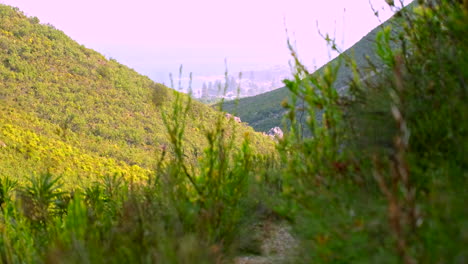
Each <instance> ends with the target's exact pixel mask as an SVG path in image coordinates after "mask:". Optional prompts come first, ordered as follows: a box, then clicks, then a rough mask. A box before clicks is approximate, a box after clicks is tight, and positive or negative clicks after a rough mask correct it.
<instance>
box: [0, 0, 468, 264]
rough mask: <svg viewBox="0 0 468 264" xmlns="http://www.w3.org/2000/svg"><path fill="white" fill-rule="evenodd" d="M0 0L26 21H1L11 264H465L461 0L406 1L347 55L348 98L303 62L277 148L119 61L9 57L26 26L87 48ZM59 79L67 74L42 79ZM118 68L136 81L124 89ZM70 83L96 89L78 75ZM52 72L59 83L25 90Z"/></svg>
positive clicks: (330, 78)
mask: <svg viewBox="0 0 468 264" xmlns="http://www.w3.org/2000/svg"><path fill="white" fill-rule="evenodd" d="M387 2H388V4H389V5H390V6H391V7H392V8H395V9H398V8H397V7H395V6H394V3H393V1H387ZM1 8H2V9H1V10H3V11H2V12H3V14H7V15H5V16H4V17H5V18H2V22H3V19H5V21H10V20H11V21H15V22H14V23H13V22H11V23H2V24H1V25H2V27H3V25H9V30H7V29H8V28H7V29H5V30H4V31H6V32H8V33H4V34H6V35H5V36H3V35H2V38H1V39H2V40H3V41H4V42H5V43H7V44H8V43H9V46H8V47H9V48H8V49H7V50H6V52H5V54H3V55H2V56H3V57H2V58H3V66H2V67H3V68H2V73H1V77H2V78H3V79H4V82H3V83H5V84H10V85H5V86H4V87H3V86H2V90H1V91H2V106H1V109H2V110H1V111H2V115H1V116H0V120H1V122H2V123H1V127H0V128H1V130H0V132H1V134H0V136H1V137H0V140H2V142H1V143H0V155H2V156H1V158H2V159H1V160H0V168H2V170H1V171H0V260H1V262H2V263H236V264H240V263H246V262H247V263H254V264H256V263H389V264H390V263H405V264H413V263H467V261H468V250H467V248H466V245H467V244H468V229H467V228H466V227H467V223H468V210H467V207H466V202H465V201H466V200H467V199H468V192H466V188H467V186H468V155H467V153H466V152H467V149H468V104H467V103H466V102H467V99H468V98H467V95H468V86H467V83H468V81H467V80H468V59H467V58H468V37H467V36H468V26H467V25H468V5H467V4H466V1H463V2H462V1H458V0H456V1H455V0H453V1H447V0H443V1H442V0H440V1H438V0H432V1H427V2H425V1H419V2H418V3H417V4H414V5H413V6H412V7H411V8H404V9H402V10H401V11H400V12H398V13H397V14H396V16H397V17H396V18H397V19H398V20H400V21H399V23H398V27H399V28H400V29H399V30H396V31H395V30H394V29H392V27H391V25H388V24H386V25H384V27H383V28H382V29H381V30H380V31H379V32H376V34H375V46H374V47H375V48H374V49H372V50H370V52H371V53H372V52H373V53H374V54H373V55H370V56H374V59H373V60H375V63H371V64H369V65H368V66H369V67H366V68H360V67H359V63H358V62H355V61H353V60H351V59H349V60H348V59H347V58H344V60H345V62H346V63H347V65H349V68H348V69H349V71H350V72H352V76H351V77H349V78H348V79H347V82H345V83H344V84H345V85H346V86H347V87H348V92H347V94H346V95H341V94H340V93H339V92H338V91H337V90H336V87H338V86H337V82H338V81H340V78H339V74H340V68H339V64H334V63H332V64H329V65H328V66H326V67H325V68H323V69H322V70H321V71H319V72H317V73H316V74H311V73H310V72H309V71H308V70H307V68H306V67H304V66H303V65H302V64H301V63H300V58H297V57H293V59H294V60H295V62H296V64H295V72H296V73H297V74H296V75H295V77H294V78H293V79H292V80H286V81H285V85H286V87H287V89H288V91H289V93H290V96H289V98H288V100H287V101H284V103H283V104H282V106H283V107H284V109H285V110H284V111H285V117H284V118H285V120H286V122H287V123H288V124H290V126H289V127H288V128H287V129H285V131H284V132H285V133H284V137H283V138H281V139H278V138H276V139H275V141H270V140H268V137H264V136H261V135H258V134H255V133H254V132H252V130H251V129H250V128H248V127H245V126H244V125H243V124H238V123H236V122H235V121H234V120H233V119H229V120H228V119H227V118H226V117H225V116H224V114H223V113H221V112H215V111H213V110H208V108H207V107H206V106H203V105H201V104H197V103H195V102H191V100H190V98H189V97H187V96H185V95H183V94H180V93H175V92H171V91H170V90H167V89H166V88H165V87H162V86H158V85H155V84H153V83H152V82H150V81H149V80H147V79H146V78H144V77H141V76H139V75H137V74H135V73H134V72H132V71H130V70H128V69H126V68H125V67H124V66H121V65H119V64H117V63H116V62H114V61H106V60H103V61H104V62H101V63H104V64H103V65H105V68H104V69H108V71H109V72H108V73H103V74H104V75H105V76H103V75H101V74H100V73H98V70H97V69H99V68H100V67H101V66H98V65H101V64H99V63H98V64H92V65H90V66H89V67H87V68H86V69H88V68H89V71H90V73H91V74H90V75H88V77H89V78H83V79H81V77H76V78H75V77H73V76H74V75H73V74H71V73H70V75H68V74H67V73H69V72H68V70H64V69H66V68H63V67H58V66H57V61H56V60H54V59H52V58H50V57H48V55H44V56H40V55H41V54H42V49H40V50H38V51H37V52H38V54H37V56H31V57H29V58H28V59H27V60H25V59H24V58H21V56H20V55H16V51H15V52H11V54H13V55H11V54H10V55H11V56H10V55H9V54H8V51H9V49H12V50H16V49H17V46H20V47H29V46H28V45H23V46H21V45H22V43H23V44H24V43H33V42H29V38H26V39H23V37H21V36H20V37H18V36H16V35H17V34H20V33H16V31H13V30H12V29H14V28H15V26H14V25H16V24H18V23H19V24H21V23H24V24H23V25H22V26H21V27H18V28H17V30H20V32H21V30H22V29H23V27H26V26H27V25H29V26H31V27H37V29H36V31H38V32H39V31H41V30H43V31H44V32H49V31H51V32H55V33H57V34H59V35H60V38H59V39H62V41H58V40H57V39H56V40H54V41H53V43H62V44H64V43H68V44H69V45H72V46H73V45H75V47H79V45H77V44H76V43H74V42H73V41H70V40H69V39H68V38H67V37H66V36H65V35H63V34H62V33H60V32H59V31H56V30H53V29H51V28H50V27H48V26H41V25H39V24H37V23H33V22H35V21H37V20H36V19H32V18H26V17H25V16H23V15H22V14H21V13H19V12H18V11H17V10H14V9H12V8H10V7H5V6H1ZM15 33H16V35H15ZM43 36H44V37H43V38H42V39H43V40H41V41H42V42H47V40H46V38H47V37H46V36H47V34H46V33H44V34H43ZM47 39H48V38H47ZM15 43H17V44H18V45H16V44H15ZM331 48H333V45H332V46H331ZM58 50H60V49H58V48H54V49H52V50H51V51H50V52H56V51H58ZM72 50H73V49H72ZM31 52H36V51H31ZM62 52H63V50H62ZM88 52H89V53H90V54H91V55H89V57H90V58H94V59H98V58H102V57H100V55H98V54H96V53H94V52H91V51H88ZM67 54H68V53H67ZM293 54H296V53H293ZM10 57H11V58H15V60H11V62H13V61H16V62H18V61H20V62H21V61H22V62H23V63H19V64H10ZM47 58H48V59H47ZM67 58H68V59H67V60H66V61H67V62H62V63H64V65H68V64H69V63H71V62H74V61H75V59H74V57H73V56H72V55H71V54H68V56H67ZM83 58H85V57H83ZM5 61H6V62H5ZM26 62H28V63H26ZM75 62H76V61H75ZM12 65H16V66H12ZM18 65H20V66H18ZM35 65H36V66H35ZM37 65H42V66H41V68H40V69H47V70H44V71H36V70H35V69H36V67H39V66H37ZM33 66H34V67H33ZM17 67H19V68H17ZM21 67H24V68H21ZM93 67H97V68H93ZM18 69H21V70H18ZM26 69H29V70H26ZM31 69H32V70H31ZM94 71H96V73H97V74H94ZM119 71H122V72H120V73H119V74H118V75H117V74H116V72H119ZM30 72H32V73H30ZM103 72H107V70H105V71H103ZM34 73H35V75H34ZM51 73H52V74H51ZM54 73H57V76H58V77H57V79H58V80H59V81H60V83H61V84H60V85H58V83H57V85H56V86H54V84H55V83H54V82H53V80H54V78H52V77H47V78H46V77H43V75H44V76H49V75H54ZM61 74H65V76H67V77H63V76H62V77H60V76H61ZM107 74H109V75H107ZM122 74H128V78H127V77H125V78H123V80H127V81H128V83H127V84H128V86H125V85H124V86H121V87H118V86H117V84H116V80H117V79H119V76H122ZM26 76H29V77H26ZM366 76H372V78H366ZM12 77H14V78H12ZM130 77H131V78H130ZM49 78H52V79H49ZM77 79H78V80H82V81H83V80H86V81H85V83H86V84H87V85H85V86H81V85H77V86H76V87H75V86H70V87H69V86H68V85H67V84H68V83H69V82H70V83H74V82H75V81H76V80H77ZM43 80H49V81H50V85H49V83H47V85H45V87H46V88H48V87H49V86H50V88H48V89H49V90H47V91H53V93H52V92H50V93H49V92H44V91H43V90H41V89H37V90H38V91H35V90H34V89H31V88H30V87H33V86H34V85H36V84H41V83H43ZM131 80H132V81H131ZM138 80H140V82H141V83H142V84H143V85H142V86H138V85H136V84H137V83H139V82H138ZM3 83H2V84H3ZM26 83H27V84H29V85H25V84H26ZM117 83H118V82H117ZM141 83H140V84H141ZM93 84H96V86H93ZM98 84H99V85H98ZM100 84H102V85H103V87H101V86H100ZM106 84H107V85H109V86H106ZM111 84H112V85H111ZM133 85H134V86H133ZM145 85H148V86H149V87H147V86H145ZM152 85H154V86H155V87H152ZM89 86H93V89H89V88H88V87H89ZM145 87H146V88H145ZM67 89H84V90H85V91H86V92H85V93H72V92H70V93H67V92H66V91H67ZM103 90H105V91H106V92H103ZM155 90H156V92H154V91H155ZM4 91H6V92H4ZM11 91H14V92H16V93H18V96H13V95H12V94H11V93H10V92H11ZM88 93H90V94H92V96H88ZM57 94H58V95H57ZM108 94H111V95H112V96H107V95H108ZM162 94H165V96H161V95H162ZM158 95H159V96H158ZM73 96H78V97H77V98H76V101H74V100H72V98H74V97H73ZM36 98H37V99H36ZM52 98H53V99H52ZM119 98H120V100H118V99H119ZM135 98H140V99H135ZM161 98H164V99H165V100H161ZM63 100H66V102H67V103H64V102H63ZM82 102H84V103H85V104H84V105H83V106H86V109H84V108H80V106H81V105H82ZM90 102H92V103H90ZM102 102H105V103H106V105H105V106H100V103H102ZM133 104H135V105H133ZM298 105H300V106H301V107H300V108H298ZM145 106H148V110H147V111H148V116H146V115H145ZM153 106H155V108H151V107H153ZM127 107H128V109H131V111H130V110H126V109H127ZM69 108H70V109H69ZM134 108H135V109H140V108H141V109H140V110H135V109H134ZM50 109H53V111H52V110H50ZM150 109H153V110H150ZM59 110H61V112H60V111H59ZM133 110H135V111H136V112H132V111H133ZM67 111H71V113H72V114H75V115H76V116H73V115H69V114H68V113H67ZM74 111H75V112H74ZM79 111H81V112H79ZM109 111H111V112H109ZM88 112H93V115H90V114H88ZM114 112H115V113H118V114H119V115H117V114H114ZM60 113H61V114H60ZM126 114H129V115H126ZM318 115H320V119H318V118H305V119H303V118H302V117H303V116H306V117H316V116H318ZM97 117H99V118H100V119H96V120H95V119H93V118H97ZM80 118H84V121H83V122H79V120H80ZM145 118H148V119H145ZM197 118H199V119H198V120H196V119H197ZM64 120H65V122H64ZM74 120H75V121H74ZM99 120H105V123H106V124H104V121H99ZM137 120H143V121H144V122H143V123H141V122H138V121H137ZM120 122H123V123H120ZM146 122H148V123H146ZM151 122H154V123H151ZM130 124H132V125H131V126H130ZM147 124H154V127H149V128H150V129H151V131H146V130H145V128H146V126H147ZM159 125H160V126H159ZM140 128H141V130H140ZM96 129H98V130H96ZM128 129H135V133H136V134H135V137H132V136H131V135H132V134H131V133H130V134H126V133H127V132H128ZM157 129H159V130H157ZM197 129H198V130H200V133H194V131H197ZM304 129H307V130H308V131H310V135H311V136H305V135H304V133H303V130H304ZM139 131H141V133H142V134H138V132H139ZM143 131H146V132H147V133H148V134H146V133H145V132H143ZM160 133H161V135H160V136H159V137H160V140H161V141H160V142H162V145H160V146H154V147H152V146H151V145H150V144H147V145H148V148H149V149H148V150H146V149H145V144H146V143H145V140H144V139H146V135H148V136H151V135H153V134H154V137H155V138H156V140H159V139H158V135H159V134H160ZM138 135H141V137H138ZM273 142H275V147H276V148H275V149H274V150H272V149H271V148H270V147H271V144H272V143H273ZM156 143H157V144H159V142H158V141H156ZM142 144H143V145H144V147H143V148H141V145H142ZM198 144H199V145H198ZM114 146H116V148H115V149H113V148H110V147H114ZM196 146H200V148H201V149H200V151H198V148H196ZM158 147H159V149H157V148H158ZM151 148H153V150H151ZM109 149H111V151H109ZM145 151H146V152H145ZM145 164H150V165H145ZM133 175H135V177H132V176H133ZM142 175H145V176H142ZM272 230H273V231H275V230H276V231H275V232H276V233H275V232H272ZM265 234H273V235H272V236H273V237H272V236H271V235H270V237H268V236H265ZM274 234H276V235H277V236H276V235H274ZM275 237H277V238H284V239H283V240H281V241H279V240H280V239H275ZM265 241H267V242H269V243H270V244H279V246H278V245H277V246H276V247H274V246H273V247H270V249H272V250H266V249H265V247H264V245H265V244H268V243H264V242H265ZM285 243H287V245H284V244H285ZM281 244H282V245H281ZM281 248H282V249H283V250H279V251H275V250H273V249H281ZM262 257H263V258H262Z"/></svg>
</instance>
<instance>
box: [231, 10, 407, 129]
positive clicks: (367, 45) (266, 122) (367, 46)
mask: <svg viewBox="0 0 468 264" xmlns="http://www.w3.org/2000/svg"><path fill="white" fill-rule="evenodd" d="M386 26H391V27H392V30H393V35H396V34H397V32H399V31H400V30H401V22H399V19H398V17H396V16H395V17H393V18H391V19H389V20H387V21H386V22H385V23H383V24H382V25H380V26H378V27H377V28H375V29H373V30H372V31H371V32H369V33H368V34H367V35H366V36H365V37H363V38H362V39H361V40H360V41H358V42H357V43H356V44H354V45H353V46H352V47H351V48H349V49H347V50H346V51H344V52H343V53H342V54H340V55H339V56H338V57H337V58H335V59H333V60H332V61H330V62H329V63H327V64H326V65H324V66H322V67H321V68H319V69H318V70H317V71H315V73H314V74H317V75H319V74H321V73H322V72H323V70H324V69H325V68H326V67H328V66H329V65H336V64H338V63H341V66H340V68H339V70H338V74H337V79H336V81H335V82H334V87H335V89H337V90H338V91H339V92H340V93H342V92H344V91H345V90H346V89H347V84H348V83H349V81H350V80H351V78H352V76H353V73H352V70H351V68H350V67H349V66H348V65H345V63H344V62H343V61H341V60H343V59H345V58H353V59H354V60H355V63H356V65H357V67H358V68H359V69H360V71H361V72H362V73H365V72H366V71H367V68H369V67H370V65H371V64H376V63H379V60H378V59H377V55H376V51H375V38H376V35H377V33H378V32H379V31H381V30H382V28H383V27H386ZM394 45H396V44H395V43H394ZM376 66H378V65H376ZM289 96H290V92H289V90H288V89H287V88H286V87H282V88H279V89H276V90H274V91H271V92H267V93H263V94H259V95H256V96H252V97H245V98H241V99H239V100H234V101H227V102H224V103H223V110H224V111H226V112H228V113H232V114H235V115H237V116H239V117H240V118H241V119H242V121H245V122H247V123H248V124H249V125H250V126H252V127H253V128H254V129H255V130H257V131H263V132H267V131H268V130H270V129H271V128H272V127H275V126H278V127H282V123H281V121H282V118H283V116H284V114H285V113H286V111H285V109H284V108H283V107H282V106H281V102H282V101H283V100H285V99H287V98H289Z"/></svg>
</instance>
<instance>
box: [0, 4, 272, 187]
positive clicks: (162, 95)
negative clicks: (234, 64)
mask: <svg viewBox="0 0 468 264" xmlns="http://www.w3.org/2000/svg"><path fill="white" fill-rule="evenodd" d="M0 21H1V23H0V160H1V162H0V175H9V176H15V177H23V176H29V175H30V174H31V173H32V172H33V171H34V172H38V171H46V170H48V171H51V172H53V173H56V174H63V175H64V176H65V177H64V178H66V179H67V182H74V181H82V180H86V181H88V180H89V179H90V178H93V177H96V176H99V175H104V174H114V173H122V174H123V175H126V176H127V177H130V176H132V177H133V176H134V177H144V176H145V175H147V174H148V173H150V171H151V169H152V168H153V165H154V163H155V159H156V156H157V155H158V153H160V152H161V148H164V147H165V145H166V144H167V142H168V138H167V135H166V130H165V127H164V125H163V121H162V118H161V112H162V110H163V109H165V108H169V107H171V103H172V101H173V97H174V95H173V93H172V91H171V90H170V89H168V88H166V87H164V86H163V85H161V84H157V83H154V82H153V81H151V80H150V79H149V78H147V77H145V76H142V75H139V74H138V73H137V72H135V71H134V70H132V69H129V68H128V67H126V66H124V65H121V64H119V63H118V62H117V61H115V60H112V59H111V60H108V59H106V58H105V57H104V56H102V55H101V54H99V53H97V52H95V51H93V50H90V49H87V48H85V47H84V46H82V45H79V44H78V43H76V42H75V41H73V40H72V39H70V38H69V37H68V36H66V35H65V34H64V33H63V32H61V31H59V30H57V29H55V28H54V27H53V26H50V25H42V24H40V23H39V20H38V19H37V18H28V17H26V16H25V15H24V14H22V13H21V12H20V11H18V10H17V9H16V8H12V7H9V6H5V5H0ZM216 116H217V113H216V112H215V111H214V110H213V109H211V108H209V107H207V106H204V105H202V104H201V103H197V102H193V103H192V107H191V109H190V111H189V113H188V120H189V122H188V123H187V125H186V133H185V135H186V141H185V147H186V149H187V150H188V151H187V155H188V156H189V159H192V160H193V161H196V157H197V153H202V150H203V147H204V146H205V145H206V139H205V136H204V134H203V133H202V132H203V131H204V130H205V129H207V128H210V127H212V126H213V125H212V124H213V123H214V122H213V120H214V119H215V118H216ZM236 126H237V127H238V129H239V133H242V134H243V133H250V134H252V135H253V136H252V140H253V143H255V145H256V146H258V148H257V150H258V151H259V152H262V151H265V149H268V148H271V144H270V143H266V142H267V141H268V139H265V138H264V137H263V136H262V135H260V134H256V133H253V130H252V129H251V128H248V127H246V126H241V125H236ZM263 142H265V144H263ZM263 146H265V149H264V148H263ZM68 176H70V177H68Z"/></svg>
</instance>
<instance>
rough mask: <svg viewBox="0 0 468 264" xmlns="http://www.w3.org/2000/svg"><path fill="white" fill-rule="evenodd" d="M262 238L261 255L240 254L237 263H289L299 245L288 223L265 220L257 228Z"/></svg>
mask: <svg viewBox="0 0 468 264" xmlns="http://www.w3.org/2000/svg"><path fill="white" fill-rule="evenodd" d="M255 229H256V230H258V232H259V233H258V235H259V236H260V239H261V245H260V253H261V254H260V255H255V256H240V257H237V258H236V259H235V261H234V263H235V264H276V263H288V260H289V259H290V258H291V257H293V252H295V251H296V250H295V248H296V247H297V243H298V242H297V240H296V239H295V238H294V237H293V236H292V234H291V233H292V232H291V227H290V226H289V225H288V224H287V223H284V222H282V223H277V222H271V221H265V222H262V223H261V224H259V225H258V227H256V228H255Z"/></svg>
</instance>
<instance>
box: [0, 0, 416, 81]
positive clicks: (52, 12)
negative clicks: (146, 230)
mask: <svg viewBox="0 0 468 264" xmlns="http://www.w3.org/2000/svg"><path fill="white" fill-rule="evenodd" d="M371 2H372V3H373V5H374V6H375V8H377V9H379V10H380V14H381V19H382V20H385V19H387V18H388V17H389V16H390V15H391V14H392V12H391V11H390V10H389V9H388V7H386V8H385V10H382V8H383V7H384V6H386V5H385V1H384V0H371ZM409 2H411V1H410V0H406V1H405V4H408V3H409ZM0 3H4V4H8V5H13V6H17V7H19V8H20V9H21V10H22V11H24V12H25V13H26V15H29V16H37V17H38V18H39V19H40V21H41V22H42V23H50V24H53V25H54V26H55V27H56V28H58V29H60V30H62V31H64V32H65V33H66V34H67V35H69V36H71V37H72V38H73V39H74V40H76V41H78V42H79V43H80V44H84V45H85V46H87V47H88V48H92V49H95V50H98V51H99V52H101V53H104V54H105V55H106V56H108V57H112V58H115V59H117V60H118V61H119V62H121V63H123V64H126V65H128V66H129V67H131V68H134V69H135V70H137V71H139V72H141V73H143V74H146V75H148V76H150V77H152V78H153V79H157V80H158V79H160V78H164V77H165V76H167V73H168V72H176V71H177V68H178V67H179V65H180V64H183V65H184V68H185V69H186V71H192V72H194V74H222V72H223V71H224V58H227V60H228V65H229V67H230V70H232V71H238V70H242V69H243V70H250V69H255V68H261V67H268V66H272V65H287V63H288V60H289V59H290V56H289V52H288V50H287V46H286V34H285V26H284V25H285V24H284V21H286V26H287V28H288V31H289V33H290V35H291V37H293V38H294V39H295V40H296V43H297V48H298V50H299V54H300V55H301V58H302V60H303V61H304V62H305V63H306V64H308V65H312V64H316V65H321V64H323V63H325V62H327V61H328V59H329V58H328V53H327V48H326V45H325V43H324V41H323V40H322V39H321V37H320V36H319V35H318V34H317V27H316V23H317V22H318V24H319V27H320V29H321V31H323V32H330V33H331V34H333V32H334V31H335V30H336V38H337V39H338V43H343V44H344V45H343V48H347V47H349V46H351V45H352V44H353V43H355V42H356V41H358V40H359V39H360V38H361V37H363V36H364V35H365V34H366V33H368V32H369V31H370V30H371V29H372V28H374V27H375V26H377V25H378V24H379V21H378V19H377V18H376V17H375V16H374V14H373V12H372V10H371V8H370V5H369V0H320V1H319V0H277V1H276V0H236V1H232V0H230V1H223V0H171V1H169V0H164V1H163V0H153V1H150V0H132V1H128V0H127V1H124V0H66V1H65V0H41V1H38V0H0Z"/></svg>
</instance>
